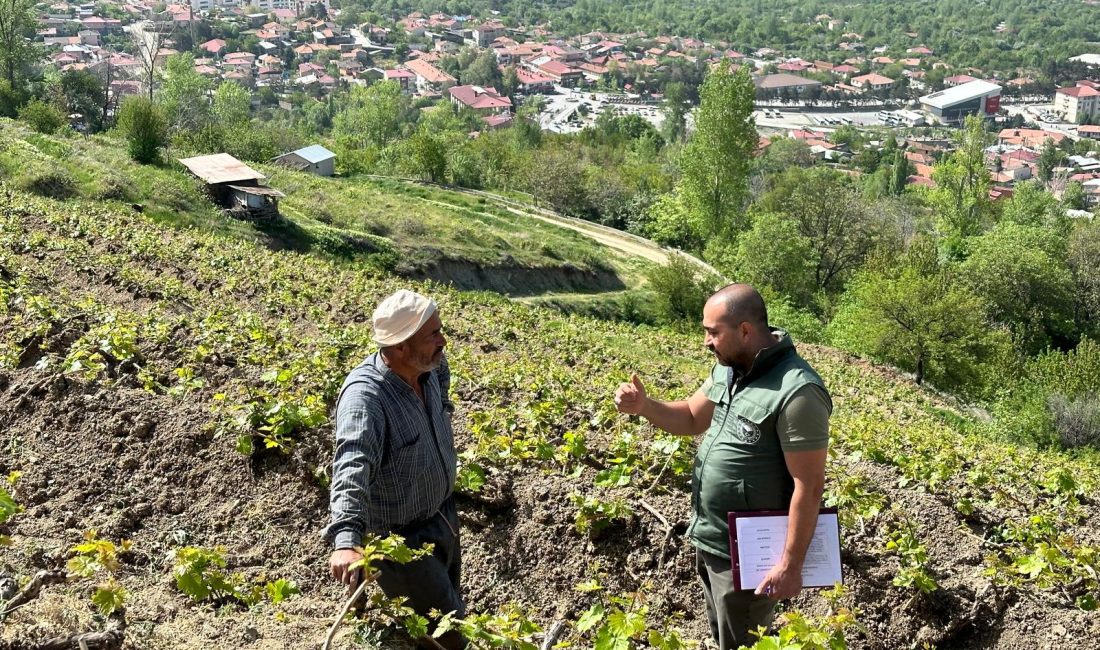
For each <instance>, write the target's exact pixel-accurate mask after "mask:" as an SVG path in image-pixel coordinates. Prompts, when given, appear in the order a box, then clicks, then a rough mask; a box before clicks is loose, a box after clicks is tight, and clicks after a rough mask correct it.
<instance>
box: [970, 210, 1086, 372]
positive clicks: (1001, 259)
mask: <svg viewBox="0 0 1100 650" xmlns="http://www.w3.org/2000/svg"><path fill="white" fill-rule="evenodd" d="M1065 250H1066V242H1065V239H1063V238H1062V237H1061V236H1059V235H1058V234H1056V233H1053V232H1051V231H1050V230H1047V229H1045V228H1039V227H1035V226H1022V225H1018V224H1016V223H1011V222H1006V223H1002V224H1000V225H998V226H997V227H996V228H994V229H993V230H991V231H989V232H988V233H986V234H984V235H982V236H980V237H977V238H975V239H974V241H973V242H972V246H971V251H970V256H969V257H968V258H967V259H966V260H965V261H964V262H963V263H962V264H961V265H960V266H959V280H960V282H961V283H962V284H964V285H965V286H967V287H969V288H970V289H971V290H973V291H974V293H975V294H977V295H978V296H981V297H982V299H983V300H984V301H985V302H986V304H987V305H988V310H987V311H988V313H989V315H990V317H991V318H992V319H993V320H995V321H996V322H998V323H1001V324H1003V325H1005V326H1006V327H1008V328H1009V329H1010V330H1011V331H1012V332H1013V334H1014V335H1015V336H1016V338H1017V340H1018V341H1019V345H1020V347H1021V348H1022V349H1024V350H1025V351H1027V352H1028V353H1032V354H1034V353H1037V352H1041V351H1042V350H1043V349H1045V348H1046V347H1047V346H1048V345H1050V344H1055V345H1058V346H1064V345H1066V344H1069V343H1070V342H1071V341H1072V340H1073V336H1074V325H1073V289H1074V286H1073V276H1072V275H1071V273H1070V270H1069V267H1068V265H1067V263H1066V261H1065V260H1066V253H1065Z"/></svg>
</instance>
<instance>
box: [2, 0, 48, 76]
mask: <svg viewBox="0 0 1100 650" xmlns="http://www.w3.org/2000/svg"><path fill="white" fill-rule="evenodd" d="M34 25H35V16H34V2H33V1H32V0H0V64H2V65H3V71H4V77H5V78H6V79H7V80H8V86H9V87H10V88H11V90H12V91H13V92H19V90H20V87H19V85H18V84H16V81H17V79H18V75H19V73H20V72H22V70H23V68H25V67H26V66H27V65H29V64H31V63H33V62H34V61H35V60H36V59H38V58H39V57H40V56H41V55H40V54H39V52H40V50H39V49H38V48H36V47H35V46H34V45H33V44H32V43H31V41H30V39H29V38H27V37H28V36H33V35H34Z"/></svg>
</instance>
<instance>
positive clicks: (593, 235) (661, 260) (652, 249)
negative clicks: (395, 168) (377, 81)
mask: <svg viewBox="0 0 1100 650" xmlns="http://www.w3.org/2000/svg"><path fill="white" fill-rule="evenodd" d="M369 177H370V178H376V179H380V180H388V181H402V182H405V183H415V184H418V185H430V186H432V187H438V188H440V189H444V190H448V191H451V192H455V193H457V194H466V195H468V196H475V197H478V198H484V199H488V200H490V201H493V202H494V203H496V204H497V205H498V206H499V207H501V208H504V209H505V210H507V211H508V212H510V213H512V214H515V215H518V216H523V217H528V218H532V219H538V220H540V221H544V222H546V223H552V224H554V225H556V226H560V227H562V228H568V229H570V230H573V231H575V232H579V233H581V234H582V235H584V236H586V237H588V238H590V239H593V240H595V241H597V242H599V243H600V244H603V245H604V246H607V247H608V248H613V249H615V250H617V251H621V252H623V253H626V254H628V255H633V256H636V257H641V258H644V259H647V260H649V261H651V262H655V263H657V264H667V263H668V260H669V258H670V257H671V256H672V255H679V256H681V257H683V258H684V259H686V260H688V261H689V262H691V263H692V264H694V265H695V266H697V267H698V268H699V269H700V270H701V271H703V272H704V273H709V274H711V275H716V276H718V277H719V278H723V279H724V276H723V275H722V274H721V273H719V272H718V270H717V269H715V268H714V267H713V266H711V265H710V264H707V263H706V262H704V261H703V260H701V259H699V258H697V257H695V256H693V255H690V254H688V253H685V252H683V251H680V250H676V249H673V248H667V247H664V246H661V245H660V244H658V243H656V242H654V241H652V240H649V239H646V238H644V237H639V236H638V235H634V234H632V233H628V232H623V231H621V230H617V229H615V228H611V227H608V226H604V225H601V224H598V223H593V222H591V221H585V220H584V219H577V218H574V217H567V216H565V215H562V214H559V213H557V212H554V211H553V210H548V209H546V208H541V207H536V206H531V205H528V204H525V203H523V202H521V201H516V200H514V199H510V198H508V197H506V196H501V195H500V194H494V193H492V192H485V191H482V190H470V189H464V188H459V187H450V186H447V185H440V184H438V183H431V182H428V181H421V180H416V179H411V178H395V177H393V176H374V175H371V176H369ZM425 200H427V201H429V202H432V203H436V204H438V205H444V206H449V207H454V206H453V205H450V204H448V203H446V202H444V201H436V200H433V199H425Z"/></svg>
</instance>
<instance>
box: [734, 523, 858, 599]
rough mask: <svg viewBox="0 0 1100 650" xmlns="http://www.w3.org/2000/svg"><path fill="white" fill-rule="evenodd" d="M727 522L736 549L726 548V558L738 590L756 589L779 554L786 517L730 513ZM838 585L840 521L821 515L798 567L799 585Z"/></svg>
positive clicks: (785, 537)
mask: <svg viewBox="0 0 1100 650" xmlns="http://www.w3.org/2000/svg"><path fill="white" fill-rule="evenodd" d="M730 519H731V520H732V523H733V525H734V526H735V527H736V529H735V530H734V531H731V533H732V534H731V535H730V537H731V538H732V539H731V542H732V541H734V539H735V540H736V544H737V547H736V549H733V548H731V549H730V551H731V552H730V556H731V558H732V559H733V561H734V567H733V570H734V572H735V573H736V576H737V577H738V578H739V580H738V581H737V582H739V588H740V589H742V590H746V589H756V587H757V585H759V584H760V582H761V581H762V580H763V579H764V576H765V575H767V574H768V572H769V571H771V570H772V568H773V567H774V566H775V565H776V564H777V563H778V562H779V558H780V557H782V555H783V546H784V545H785V544H786V542H787V520H788V517H787V516H786V515H767V516H743V515H742V516H737V517H734V516H733V515H732V514H731V515H730ZM838 582H841V575H840V522H839V520H838V518H837V515H836V513H826V512H823V513H821V514H819V515H818V517H817V529H816V530H815V531H814V536H813V539H812V540H811V541H810V547H809V548H808V549H807V550H806V560H805V562H803V564H802V586H804V587H832V586H833V585H834V584H836V583H838Z"/></svg>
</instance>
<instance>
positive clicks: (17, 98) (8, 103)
mask: <svg viewBox="0 0 1100 650" xmlns="http://www.w3.org/2000/svg"><path fill="white" fill-rule="evenodd" d="M22 104H23V96H22V93H19V92H16V91H14V90H12V89H11V86H9V85H8V80H7V79H0V117H16V116H17V115H19V107H20V106H21V105H22Z"/></svg>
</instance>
